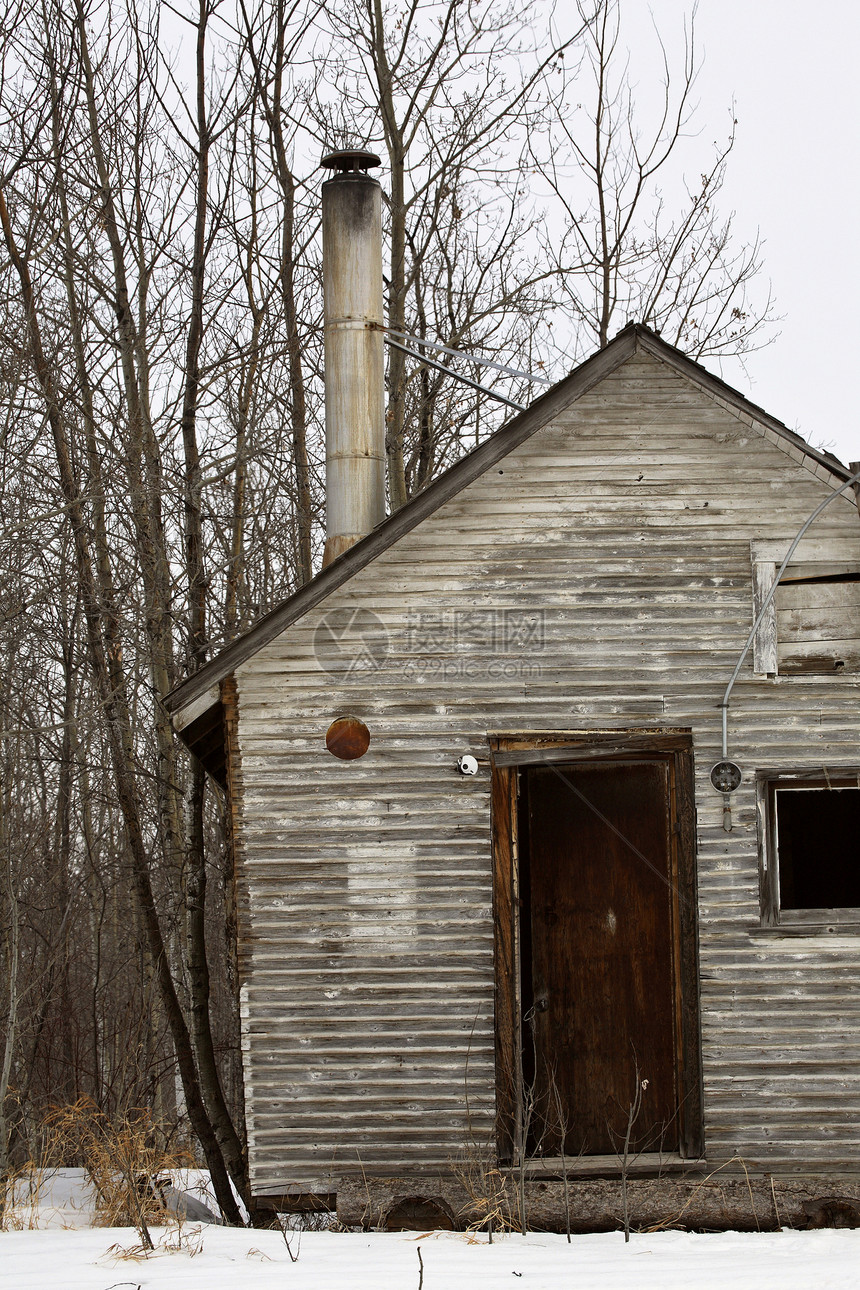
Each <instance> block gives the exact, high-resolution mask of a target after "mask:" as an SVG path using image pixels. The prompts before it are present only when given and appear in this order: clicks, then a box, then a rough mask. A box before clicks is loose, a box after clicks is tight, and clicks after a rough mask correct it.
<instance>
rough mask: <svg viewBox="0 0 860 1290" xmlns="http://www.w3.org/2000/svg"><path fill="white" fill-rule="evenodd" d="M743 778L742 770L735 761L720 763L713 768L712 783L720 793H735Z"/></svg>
mask: <svg viewBox="0 0 860 1290" xmlns="http://www.w3.org/2000/svg"><path fill="white" fill-rule="evenodd" d="M742 778H743V775H742V772H741V768H740V766H738V765H737V763H736V762H733V761H718V762H717V764H716V766H712V767H711V783H712V784H713V786H714V788H715V789H716V790H717V792H718V793H733V792H734V791H735V789H736V788H737V787H738V785H739V784H740V782H741V779H742Z"/></svg>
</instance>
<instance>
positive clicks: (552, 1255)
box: [0, 1224, 860, 1290]
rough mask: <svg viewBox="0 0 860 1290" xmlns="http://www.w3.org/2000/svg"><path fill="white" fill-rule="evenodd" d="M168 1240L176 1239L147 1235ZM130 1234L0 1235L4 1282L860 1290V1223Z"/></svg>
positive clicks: (266, 1287)
mask: <svg viewBox="0 0 860 1290" xmlns="http://www.w3.org/2000/svg"><path fill="white" fill-rule="evenodd" d="M165 1234H166V1235H167V1240H168V1242H169V1243H170V1244H173V1245H175V1244H176V1237H175V1233H173V1234H171V1233H170V1232H169V1230H168V1231H167V1233H165V1229H156V1230H154V1231H153V1236H154V1237H156V1238H164V1237H165ZM136 1245H137V1236H136V1233H135V1232H134V1231H133V1229H129V1228H92V1229H86V1228H78V1229H76V1230H68V1231H64V1230H58V1229H56V1228H54V1229H52V1230H48V1231H45V1230H41V1231H20V1232H16V1231H13V1232H3V1233H0V1283H2V1285H3V1287H4V1288H5V1287H9V1290H13V1288H14V1290H30V1288H32V1290H137V1288H138V1287H139V1288H140V1290H150V1288H154V1290H166V1288H167V1287H177V1288H178V1287H182V1288H183V1290H276V1288H277V1290H418V1286H419V1275H420V1264H419V1257H418V1255H419V1250H420V1254H421V1259H422V1260H423V1265H424V1278H423V1290H490V1288H491V1287H492V1290H502V1288H506V1290H513V1288H514V1287H515V1286H522V1287H523V1290H525V1288H526V1287H529V1290H550V1287H552V1288H553V1290H555V1288H556V1287H559V1288H560V1287H565V1290H591V1288H592V1287H594V1290H598V1288H599V1290H622V1288H623V1290H633V1288H635V1290H675V1287H678V1288H679V1290H680V1287H695V1290H747V1288H749V1290H826V1288H827V1287H857V1286H860V1231H821V1232H789V1231H783V1232H779V1233H773V1234H767V1235H756V1234H752V1235H750V1234H745V1233H737V1232H726V1233H722V1234H719V1235H712V1236H700V1235H693V1234H689V1233H685V1232H661V1233H659V1234H656V1235H651V1236H635V1235H634V1236H632V1237H631V1239H630V1243H629V1245H625V1243H624V1237H623V1235H622V1234H621V1233H610V1234H607V1235H599V1236H575V1237H573V1238H572V1241H571V1244H570V1245H568V1244H567V1241H566V1240H565V1238H564V1237H563V1236H548V1235H539V1234H532V1235H529V1236H513V1235H507V1236H497V1237H496V1238H495V1239H494V1242H493V1244H492V1245H488V1244H487V1238H486V1236H485V1235H484V1234H483V1233H481V1234H479V1235H478V1236H471V1235H468V1234H466V1233H454V1232H435V1233H413V1232H398V1233H362V1234H357V1233H336V1232H305V1233H303V1234H301V1237H299V1234H298V1233H295V1234H293V1236H292V1237H291V1245H292V1250H293V1254H294V1255H296V1254H297V1255H298V1258H297V1260H296V1262H293V1261H292V1260H291V1258H290V1255H289V1253H288V1251H287V1248H286V1245H285V1243H284V1241H283V1239H282V1237H281V1236H280V1235H279V1234H278V1233H277V1232H263V1231H249V1230H242V1231H237V1230H236V1229H229V1228H223V1227H213V1226H211V1225H207V1226H204V1225H200V1224H191V1225H187V1226H185V1227H184V1229H183V1246H184V1248H182V1249H180V1250H178V1251H177V1250H175V1249H174V1250H173V1251H172V1252H168V1251H166V1250H163V1249H162V1250H158V1251H157V1252H156V1253H155V1254H154V1255H150V1257H149V1258H148V1259H139V1260H130V1259H127V1258H123V1257H121V1253H120V1252H121V1251H122V1250H130V1249H133V1247H135V1246H136Z"/></svg>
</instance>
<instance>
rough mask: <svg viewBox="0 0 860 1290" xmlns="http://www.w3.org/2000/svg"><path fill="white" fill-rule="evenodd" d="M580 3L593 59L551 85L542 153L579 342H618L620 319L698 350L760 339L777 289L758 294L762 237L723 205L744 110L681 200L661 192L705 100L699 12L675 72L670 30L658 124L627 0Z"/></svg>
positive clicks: (750, 344) (562, 279) (581, 346)
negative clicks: (548, 133) (632, 47)
mask: <svg viewBox="0 0 860 1290" xmlns="http://www.w3.org/2000/svg"><path fill="white" fill-rule="evenodd" d="M577 10H578V13H579V16H580V18H581V19H582V21H583V25H584V40H583V45H582V49H583V52H584V59H583V62H582V63H581V64H580V65H579V66H578V68H577V73H576V76H575V77H569V78H568V80H569V83H568V85H567V86H566V87H565V92H564V93H559V94H556V95H554V96H553V99H552V104H553V115H554V128H553V131H552V137H553V141H554V143H553V147H552V148H551V150H550V151H549V152H548V153H547V152H545V151H541V153H535V152H534V150H533V152H532V158H533V162H534V164H535V166H537V167H538V169H539V170H540V172H541V174H542V175H543V176H545V178H546V179H547V180H548V182H549V184H550V189H551V192H552V194H553V196H554V198H555V200H556V203H557V211H560V214H561V221H562V224H563V233H562V235H561V236H560V237H554V238H552V239H550V238H548V239H546V240H545V241H544V254H545V256H546V259H547V262H548V263H552V264H553V265H554V267H555V269H556V272H557V283H558V289H559V300H560V302H561V303H562V306H563V307H566V308H567V309H569V310H570V311H571V312H572V315H573V320H574V327H575V329H576V334H577V339H576V348H577V353H578V355H580V356H582V357H584V356H585V354H587V353H588V351H589V349H590V348H591V347H592V346H593V345H597V346H599V347H600V348H601V349H602V348H603V347H604V346H605V345H607V344H608V342H609V339H610V336H611V334H612V329H613V327H615V326H617V324H618V320H619V319H620V320H621V325H624V323H626V322H628V321H635V322H644V323H646V324H648V325H649V326H651V327H653V328H654V329H655V330H657V331H659V332H662V334H663V335H664V336H665V337H666V338H667V339H668V340H670V341H671V342H672V343H673V344H675V345H678V346H680V347H681V348H682V349H684V350H686V351H687V352H688V353H691V354H693V355H694V356H695V357H697V358H703V357H706V356H707V355H711V354H723V353H738V352H744V351H746V350H749V349H751V348H754V347H755V346H756V345H757V344H760V343H762V341H763V340H764V339H766V325H767V323H768V321H769V318H770V314H771V300H770V297H769V294H768V293H766V292H765V293H764V295H763V297H762V299H760V300H759V301H758V302H754V301H752V300H751V295H750V285H751V283H752V282H753V280H754V279H755V278H756V277H757V275H758V274H759V271H760V269H761V248H760V245H759V242H758V241H757V240H755V241H753V242H752V243H751V244H746V245H738V244H737V242H736V241H735V239H734V237H733V229H732V217H731V216H728V217H725V218H721V217H720V215H719V213H718V208H717V205H716V202H717V198H718V196H719V192H720V189H721V187H722V184H723V179H724V177H725V173H726V166H727V163H728V160H729V156H730V154H731V151H732V146H733V144H734V126H735V122H734V121H733V122H732V126H731V129H730V131H729V135H728V138H727V140H726V142H725V144H724V145H723V146H722V147H717V148H716V150H715V154H714V155H713V156H712V157H710V158H709V159H707V160H706V161H705V162H704V164H703V163H702V162H701V161H700V162H699V163H698V164H697V167H696V169H697V177H696V182H695V183H694V184H689V183H687V182H686V181H684V180H683V179H681V180H680V181H679V185H680V196H679V199H678V201H677V204H673V203H670V202H669V201H668V200H667V199H666V198H665V197H664V196H663V195H662V186H663V185H665V184H667V183H668V182H669V180H670V179H671V178H672V177H673V175H674V177H675V179H676V181H678V176H677V168H678V163H679V162H680V155H679V154H680V153H681V150H682V146H683V145H684V144H685V143H686V142H687V132H688V127H689V124H690V118H691V116H692V112H693V105H692V102H691V95H692V91H693V86H694V82H695V78H696V53H695V42H694V33H693V18H692V17H691V18H690V20H689V29H688V31H687V32H686V41H685V52H684V61H683V66H682V67H681V68H680V70H679V71H678V72H677V74H675V73H673V72H672V70H671V68H670V65H669V58H668V55H667V53H666V49H665V47H664V45H663V43H662V41H659V37H658V41H659V49H660V52H661V56H662V76H663V79H662V95H661V100H660V105H659V108H658V110H657V113H656V121H655V122H654V123H653V125H652V126H651V127H650V129H649V128H647V127H646V126H645V125H644V124H643V117H644V116H645V113H644V112H643V111H642V110H641V109H640V107H639V105H638V104H637V102H636V98H635V94H634V90H633V87H632V85H631V82H630V79H629V75H628V55H627V54H626V52H625V49H624V47H623V44H622V20H621V9H620V4H619V0H600V4H599V5H598V7H597V10H596V12H594V11H593V10H592V9H591V8H590V7H589V6H587V5H586V3H584V0H578V4H577ZM554 218H557V215H556V216H555V217H554ZM553 223H554V220H553V219H551V227H552V226H553Z"/></svg>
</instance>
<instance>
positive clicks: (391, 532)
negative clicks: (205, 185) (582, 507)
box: [164, 323, 850, 730]
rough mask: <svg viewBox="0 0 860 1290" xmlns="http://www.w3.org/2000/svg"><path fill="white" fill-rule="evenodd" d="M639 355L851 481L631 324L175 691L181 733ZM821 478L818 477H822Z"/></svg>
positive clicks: (172, 702) (170, 699) (825, 457)
mask: <svg viewBox="0 0 860 1290" xmlns="http://www.w3.org/2000/svg"><path fill="white" fill-rule="evenodd" d="M637 352H642V353H645V354H649V355H650V356H651V357H653V358H656V359H658V360H659V361H661V362H663V363H666V364H667V365H668V366H669V367H670V368H672V369H673V370H674V371H675V372H677V373H678V374H679V375H680V376H683V377H685V378H686V379H687V380H689V381H690V382H692V383H693V384H695V385H697V386H698V387H699V388H700V389H701V390H702V391H703V392H704V393H706V394H709V395H710V396H711V397H713V398H715V399H717V400H718V401H719V402H720V403H722V404H723V405H724V406H726V407H728V408H729V409H730V410H732V411H734V412H736V413H738V414H740V415H742V416H744V417H745V418H748V419H749V420H750V421H751V422H754V423H756V424H758V425H759V426H761V427H762V429H764V430H770V431H772V432H773V433H774V434H775V435H776V436H777V438H778V439H780V438H781V439H784V440H786V441H787V444H789V445H791V446H792V447H793V448H795V449H800V451H801V452H802V453H803V454H804V456H805V457H807V458H809V459H810V461H809V465H810V466H811V467H812V468H813V469H815V465H817V466H818V467H821V466H823V467H825V468H826V470H827V471H828V472H829V473H831V474H832V475H834V476H835V477H836V478H837V479H838V480H839V481H840V482H844V481H845V480H846V479H849V478H850V471H849V470H848V469H847V468H846V467H845V466H844V465H843V464H842V463H841V462H840V461H838V460H837V458H836V457H833V456H832V455H831V454H830V453H823V452H819V451H818V450H817V449H815V448H812V447H810V445H809V444H808V443H806V441H805V440H804V439H802V438H801V437H800V435H797V434H795V433H794V431H792V430H789V429H788V427H787V426H785V425H783V423H782V422H781V421H777V419H776V418H775V417H772V416H770V415H769V414H768V413H767V412H765V411H764V410H763V409H762V408H759V407H757V406H756V405H755V404H754V403H750V402H749V400H748V399H745V398H744V396H743V395H742V394H740V393H739V392H738V391H737V390H735V389H733V388H732V387H731V386H730V385H727V384H726V383H725V382H724V381H721V380H720V379H719V377H716V376H713V375H712V374H711V373H710V372H708V371H706V370H705V368H703V367H702V366H701V365H700V364H699V363H696V362H695V361H694V360H693V359H691V358H688V357H687V356H686V355H685V354H683V353H682V352H681V351H680V350H679V349H676V348H675V347H674V346H673V345H669V344H668V343H667V342H666V341H664V340H662V339H661V338H660V337H659V336H658V335H657V334H656V332H653V331H651V330H650V328H648V327H645V326H644V325H643V324H641V323H631V324H630V325H629V326H627V327H625V328H624V330H623V331H621V332H619V333H618V335H617V336H616V337H615V339H614V340H612V341H610V343H609V344H608V345H607V347H606V348H605V349H602V350H599V351H598V352H597V353H596V354H594V355H592V357H591V358H589V359H586V361H585V362H584V363H582V364H581V365H580V366H579V367H577V368H575V369H574V370H573V371H572V372H571V373H570V375H569V376H566V377H564V378H563V379H562V380H560V381H559V382H558V383H557V384H556V385H554V386H552V388H551V389H549V390H547V392H546V393H545V394H542V395H541V396H540V397H538V398H537V399H535V401H534V402H533V403H531V404H530V405H529V407H528V408H526V410H525V411H524V412H521V413H520V414H519V415H518V416H515V417H513V418H512V419H511V420H510V421H508V422H506V423H505V424H504V425H503V426H502V428H501V429H500V430H498V431H496V433H495V434H494V435H492V436H491V437H490V438H489V439H486V440H484V442H483V443H482V444H479V445H478V447H476V448H473V449H472V450H471V452H469V453H467V454H466V455H465V456H464V457H461V458H460V459H459V461H456V462H455V463H454V465H453V466H450V467H449V468H448V470H446V471H444V472H443V473H442V474H441V475H438V476H437V477H436V478H435V479H434V480H433V481H432V482H431V483H430V484H428V485H427V487H426V488H425V489H424V490H423V491H422V492H421V493H418V494H417V496H415V497H413V498H412V499H411V500H410V501H409V502H407V503H406V505H405V506H402V507H401V508H400V510H399V511H395V512H394V514H393V515H390V516H388V518H387V519H385V520H383V522H382V523H381V524H378V525H377V527H376V528H375V529H374V530H373V532H372V533H369V534H368V535H367V537H365V538H362V540H361V541H360V542H356V544H355V546H353V547H350V549H349V550H348V551H346V552H344V554H343V555H341V556H340V557H339V558H338V559H337V560H335V561H334V562H333V563H332V564H330V565H328V567H327V568H325V569H323V570H322V572H320V573H318V574H317V575H316V577H315V578H312V579H311V581H310V582H308V583H306V584H305V585H304V586H303V587H301V588H300V589H299V590H298V591H296V592H295V593H294V594H293V595H292V596H290V597H288V599H287V600H285V601H283V602H282V603H281V604H280V605H278V606H277V607H276V608H275V609H273V610H271V611H270V612H269V613H268V614H266V615H265V616H264V617H263V618H261V619H259V621H258V622H257V623H255V624H254V626H253V627H251V628H249V629H248V631H246V632H245V633H244V635H242V636H240V637H239V638H238V639H237V640H235V641H233V642H232V643H231V644H230V645H228V646H226V647H225V648H224V649H223V650H221V652H220V653H219V654H216V656H215V657H214V658H213V659H212V660H211V661H210V662H209V663H207V664H206V665H205V666H204V667H202V668H201V669H200V671H199V672H195V673H194V674H193V675H192V676H190V677H188V678H187V679H186V680H185V681H183V682H182V683H181V684H180V685H178V686H177V687H176V688H175V689H174V690H172V691H171V693H170V694H168V695H167V697H166V698H165V701H164V702H165V706H166V708H167V710H168V712H169V713H171V715H172V716H173V718H174V724H175V725H176V726H177V728H179V729H180V730H182V729H186V728H187V727H188V726H189V725H190V724H191V723H192V722H195V723H196V722H197V721H198V720H199V719H200V718H201V716H202V714H204V713H205V712H206V711H207V710H208V709H209V708H211V707H212V706H213V705H214V704H217V703H218V702H219V694H218V690H217V686H218V685H219V683H220V682H221V681H222V680H224V678H225V677H227V676H229V675H230V674H231V673H232V672H233V671H234V669H235V668H237V667H238V666H239V665H240V664H241V663H244V662H245V661H246V660H247V659H249V658H251V657H252V656H253V655H254V654H256V653H257V651H258V650H260V649H262V648H263V646H264V645H267V644H268V643H269V642H270V641H271V640H274V638H275V637H276V636H278V635H280V633H281V632H282V631H284V629H285V628H287V627H289V626H291V625H292V624H293V623H294V622H296V621H297V619H299V618H301V617H302V615H303V614H306V613H307V612H308V611H309V610H310V609H313V608H314V607H315V606H316V605H318V604H319V603H320V601H322V600H324V599H325V597H326V596H328V595H330V594H331V592H333V591H335V590H336V589H337V588H338V587H341V586H343V584H344V583H345V582H347V581H348V580H349V579H350V578H351V577H352V576H353V574H355V573H357V572H358V571H359V569H363V568H364V567H365V566H366V565H367V564H369V563H370V562H371V561H372V560H374V559H375V558H376V557H377V556H378V555H380V554H381V553H382V552H383V551H386V550H387V549H388V548H389V547H390V546H392V545H393V543H395V542H397V541H398V540H399V539H400V538H401V537H403V536H404V535H405V534H406V533H409V532H410V531H411V530H412V529H413V528H415V526H416V525H417V524H420V523H421V521H422V520H424V519H426V518H427V517H428V516H429V515H432V514H433V513H434V511H436V510H438V508H439V507H440V506H442V505H443V504H444V503H445V502H447V501H449V500H450V499H451V498H452V497H454V496H455V495H456V494H457V493H459V492H460V491H461V489H463V488H465V487H467V485H469V484H471V483H472V482H473V481H474V480H476V479H478V478H479V477H480V476H481V475H483V474H484V472H485V471H487V470H489V469H490V467H492V466H494V465H495V464H496V463H497V462H498V461H501V459H502V458H503V457H505V456H506V455H507V454H508V453H509V452H511V451H512V450H513V449H514V448H517V447H519V445H520V444H521V443H523V442H524V441H525V440H526V439H528V438H530V437H531V435H533V434H534V433H535V432H536V431H538V430H540V429H541V428H542V427H543V426H545V425H546V424H547V423H548V422H550V421H551V420H552V419H553V417H555V416H556V415H557V414H558V413H560V412H561V411H562V410H563V409H565V408H567V407H569V406H570V404H571V403H573V402H575V401H576V400H577V399H579V398H581V397H582V395H584V394H585V393H586V392H587V391H588V390H590V389H592V387H593V386H595V385H597V384H598V383H599V382H600V381H602V380H604V378H605V377H607V376H609V375H611V373H612V372H614V371H615V370H616V369H617V368H618V367H620V366H621V365H622V364H623V363H625V362H627V361H628V360H629V359H630V358H632V357H633V356H634V354H636V353H637ZM816 473H819V474H820V473H821V471H820V469H819V470H818V471H817V472H816Z"/></svg>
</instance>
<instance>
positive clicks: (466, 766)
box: [457, 753, 478, 775]
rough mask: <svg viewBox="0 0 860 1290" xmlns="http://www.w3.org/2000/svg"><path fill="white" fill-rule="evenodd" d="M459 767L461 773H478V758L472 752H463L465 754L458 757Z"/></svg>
mask: <svg viewBox="0 0 860 1290" xmlns="http://www.w3.org/2000/svg"><path fill="white" fill-rule="evenodd" d="M457 769H458V771H459V772H460V774H461V775H477V773H478V762H477V759H476V758H475V757H473V756H472V755H471V753H463V756H462V757H459V758H458V759H457Z"/></svg>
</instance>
